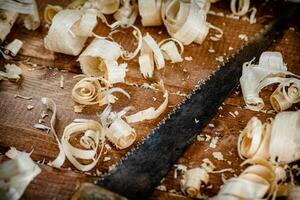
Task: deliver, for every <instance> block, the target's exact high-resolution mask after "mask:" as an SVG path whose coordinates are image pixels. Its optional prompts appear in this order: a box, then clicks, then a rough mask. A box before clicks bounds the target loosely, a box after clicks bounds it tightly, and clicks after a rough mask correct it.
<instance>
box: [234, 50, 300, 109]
mask: <svg viewBox="0 0 300 200" xmlns="http://www.w3.org/2000/svg"><path fill="white" fill-rule="evenodd" d="M285 76H293V77H295V78H296V77H297V78H299V76H297V75H295V74H293V73H291V72H288V71H287V68H286V66H285V65H284V63H283V59H282V55H281V53H279V52H264V53H262V54H261V56H260V59H259V63H258V65H254V64H252V61H250V62H247V63H244V65H243V73H242V77H241V79H240V83H241V88H242V92H243V97H244V100H245V103H246V106H247V108H248V109H250V110H254V111H260V110H261V109H262V108H263V107H264V102H263V99H262V98H260V97H259V93H260V91H261V90H262V89H263V88H264V87H266V86H268V85H271V84H274V83H282V85H281V87H279V88H280V89H278V90H277V91H276V93H278V91H280V92H282V93H283V94H285V95H284V96H285V98H286V100H287V102H289V103H292V102H297V101H299V98H298V92H297V88H298V87H299V86H297V85H299V84H298V83H299V81H297V80H296V79H292V81H289V82H286V83H288V84H284V83H283V82H285V80H289V79H285V78H284V77H285ZM292 85H293V86H292ZM286 86H292V89H290V94H291V95H288V94H287V93H286V92H284V91H285V90H286V89H287V87H286ZM283 87H284V88H285V90H283ZM288 96H293V97H292V98H289V97H288ZM281 97H282V96H281ZM281 97H279V96H278V94H274V95H273V96H272V98H271V102H272V103H273V105H274V108H275V109H277V110H281V108H280V107H282V108H285V109H286V108H288V107H289V106H286V103H284V102H283V103H284V104H285V105H281V106H280V102H279V103H278V102H276V101H278V100H280V98H281ZM292 99H293V100H292Z"/></svg>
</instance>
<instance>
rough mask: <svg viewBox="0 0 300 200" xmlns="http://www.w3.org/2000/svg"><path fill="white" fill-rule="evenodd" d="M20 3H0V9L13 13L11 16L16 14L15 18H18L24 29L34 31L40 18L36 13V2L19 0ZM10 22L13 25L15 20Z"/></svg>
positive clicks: (38, 24) (33, 0)
mask: <svg viewBox="0 0 300 200" xmlns="http://www.w3.org/2000/svg"><path fill="white" fill-rule="evenodd" d="M20 2H21V3H20ZM20 2H18V1H4V2H1V4H0V9H2V10H6V11H8V12H11V13H13V15H14V14H15V13H18V15H17V16H16V17H18V18H19V19H20V20H21V21H23V24H24V26H25V28H26V29H28V30H36V29H37V28H38V27H39V26H40V18H39V12H38V7H37V3H36V1H35V0H20ZM11 22H12V24H13V23H14V22H15V20H13V21H11ZM11 26H12V25H11ZM9 31H10V30H9ZM8 33H9V32H8Z"/></svg>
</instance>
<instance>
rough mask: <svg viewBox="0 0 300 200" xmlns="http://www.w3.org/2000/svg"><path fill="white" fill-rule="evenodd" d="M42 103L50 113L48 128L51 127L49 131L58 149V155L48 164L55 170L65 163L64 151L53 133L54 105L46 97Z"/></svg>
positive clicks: (54, 122) (54, 120) (54, 132)
mask: <svg viewBox="0 0 300 200" xmlns="http://www.w3.org/2000/svg"><path fill="white" fill-rule="evenodd" d="M41 101H42V103H43V104H44V105H45V106H46V107H47V109H48V110H51V112H52V117H51V119H50V126H51V131H52V133H53V135H54V137H55V140H56V141H57V144H58V148H59V154H58V155H57V157H56V158H55V160H54V161H51V162H49V165H50V166H53V167H56V168H60V167H61V166H62V165H63V164H64V161H65V154H64V150H63V147H62V145H61V143H60V141H59V138H58V136H57V134H56V131H55V124H56V104H55V102H54V101H53V100H52V99H51V98H48V97H42V99H41Z"/></svg>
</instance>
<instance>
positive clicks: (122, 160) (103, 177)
mask: <svg viewBox="0 0 300 200" xmlns="http://www.w3.org/2000/svg"><path fill="white" fill-rule="evenodd" d="M265 31H266V29H263V30H262V31H261V33H262V34H264V33H265ZM262 34H259V35H258V36H257V37H255V38H256V39H257V38H258V37H260V36H261V35H262ZM254 40H255V39H254ZM252 41H253V40H251V41H250V42H247V43H246V44H244V45H242V46H241V47H240V48H239V49H237V50H236V51H235V52H234V53H233V54H232V55H231V56H229V57H227V58H226V62H222V63H221V64H219V65H218V66H217V67H216V69H215V70H214V71H213V72H212V73H211V74H210V75H209V76H208V77H207V78H206V79H205V80H199V81H198V82H197V84H196V86H195V87H194V89H193V91H192V92H191V93H190V94H188V95H187V96H186V98H185V99H184V100H183V101H182V102H180V103H179V104H178V105H177V106H176V107H174V108H173V110H172V111H171V112H170V113H169V114H168V115H167V116H166V117H165V118H164V119H163V120H162V121H161V122H159V123H158V124H157V125H156V127H155V128H154V129H152V130H151V131H150V133H149V134H148V135H147V136H146V137H144V138H143V140H142V141H141V142H139V143H138V144H137V146H136V147H135V148H132V149H131V150H129V151H128V152H127V153H126V154H125V156H124V157H122V158H121V159H120V160H119V161H117V162H116V163H115V164H114V166H115V167H114V168H113V169H111V170H109V171H108V172H106V173H104V174H103V175H101V176H100V178H99V180H98V182H99V181H103V180H104V179H105V177H106V176H109V175H110V174H111V172H113V171H115V170H117V168H119V167H120V166H121V165H122V163H123V162H124V161H126V160H127V159H128V158H129V157H130V156H131V154H134V152H135V151H136V150H138V149H139V147H140V146H141V145H143V144H144V142H145V141H146V140H147V139H149V138H150V137H151V136H152V135H153V134H154V133H155V132H156V130H157V129H159V127H160V126H161V125H163V124H165V123H166V120H167V119H169V118H170V117H171V115H173V114H174V113H175V112H176V111H177V110H179V109H180V108H181V107H182V106H183V105H184V104H185V103H186V101H188V100H189V99H191V96H193V95H194V94H195V93H196V92H197V91H198V90H201V88H202V87H203V86H204V85H206V83H207V81H209V80H210V79H211V77H212V76H214V75H215V73H216V72H217V71H219V70H220V68H222V67H224V66H225V65H226V64H227V63H228V62H229V61H230V60H231V59H234V57H236V56H237V55H238V54H240V52H241V51H242V50H243V49H244V48H245V47H246V46H248V45H249V44H250V43H251V42H252Z"/></svg>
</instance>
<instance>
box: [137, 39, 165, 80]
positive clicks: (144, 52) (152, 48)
mask: <svg viewBox="0 0 300 200" xmlns="http://www.w3.org/2000/svg"><path fill="white" fill-rule="evenodd" d="M154 63H155V65H156V68H157V69H162V68H164V67H165V60H164V56H163V54H162V52H161V50H160V48H159V46H158V44H157V43H156V42H155V40H154V39H153V38H152V37H151V35H150V34H149V33H147V34H146V35H145V36H144V37H143V41H142V47H141V55H140V57H139V65H140V71H141V73H142V74H143V76H144V77H145V78H146V77H152V75H153V71H154Z"/></svg>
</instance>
